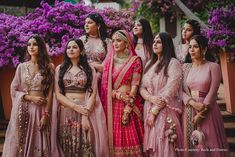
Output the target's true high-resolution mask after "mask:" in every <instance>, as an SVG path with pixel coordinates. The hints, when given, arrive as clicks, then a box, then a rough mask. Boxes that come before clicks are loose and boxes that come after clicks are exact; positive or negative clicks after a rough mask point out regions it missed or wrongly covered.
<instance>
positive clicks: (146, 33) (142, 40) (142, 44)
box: [132, 18, 153, 67]
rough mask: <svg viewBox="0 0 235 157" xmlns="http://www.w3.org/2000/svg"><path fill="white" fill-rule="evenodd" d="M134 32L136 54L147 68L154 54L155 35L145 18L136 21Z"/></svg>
mask: <svg viewBox="0 0 235 157" xmlns="http://www.w3.org/2000/svg"><path fill="white" fill-rule="evenodd" d="M132 31H133V40H134V47H135V52H136V54H137V55H138V56H139V57H140V58H141V60H142V63H143V67H145V65H146V63H147V62H148V61H149V60H150V58H151V56H152V53H153V49H152V45H153V33H152V29H151V26H150V23H149V21H148V20H146V19H144V18H140V19H138V20H136V21H135V25H134V27H133V29H132Z"/></svg>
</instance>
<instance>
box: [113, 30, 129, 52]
mask: <svg viewBox="0 0 235 157" xmlns="http://www.w3.org/2000/svg"><path fill="white" fill-rule="evenodd" d="M112 43H113V47H114V50H115V52H124V50H125V49H126V47H127V42H126V41H125V40H123V39H122V37H120V36H119V35H118V34H116V33H115V34H114V35H113V37H112Z"/></svg>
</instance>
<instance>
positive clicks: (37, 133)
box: [2, 99, 51, 157]
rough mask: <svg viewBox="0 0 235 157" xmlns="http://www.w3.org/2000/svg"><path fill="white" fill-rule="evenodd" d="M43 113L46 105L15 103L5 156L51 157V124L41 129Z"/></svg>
mask: <svg viewBox="0 0 235 157" xmlns="http://www.w3.org/2000/svg"><path fill="white" fill-rule="evenodd" d="M13 103H14V102H13ZM43 113H44V106H38V105H36V104H34V103H32V102H23V101H21V99H19V101H18V103H17V105H15V104H13V108H12V113H11V119H10V122H9V124H8V128H7V132H6V138H5V143H4V148H3V155H2V156H3V157H50V150H51V149H50V146H51V145H50V128H49V126H50V125H48V126H47V127H46V128H44V129H41V130H40V129H39V124H40V119H41V118H42V114H43Z"/></svg>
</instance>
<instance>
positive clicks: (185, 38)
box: [175, 19, 201, 64]
mask: <svg viewBox="0 0 235 157" xmlns="http://www.w3.org/2000/svg"><path fill="white" fill-rule="evenodd" d="M200 34H201V26H200V25H199V22H197V21H196V20H193V19H188V20H187V21H186V22H185V23H184V26H183V28H182V34H181V35H182V38H181V42H180V44H179V45H177V46H176V51H175V54H176V58H177V59H178V60H179V61H180V63H181V64H183V63H184V62H185V57H186V55H187V53H188V48H189V40H190V38H192V36H194V35H200Z"/></svg>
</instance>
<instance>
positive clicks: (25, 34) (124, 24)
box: [0, 2, 134, 68]
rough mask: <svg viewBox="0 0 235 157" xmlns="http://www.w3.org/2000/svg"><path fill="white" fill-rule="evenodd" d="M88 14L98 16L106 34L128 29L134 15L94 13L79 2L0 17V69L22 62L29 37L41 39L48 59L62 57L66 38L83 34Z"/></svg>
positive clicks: (119, 12)
mask: <svg viewBox="0 0 235 157" xmlns="http://www.w3.org/2000/svg"><path fill="white" fill-rule="evenodd" d="M92 12H98V13H100V14H101V15H102V17H103V18H104V21H105V23H106V24H107V27H108V32H109V33H111V32H113V30H116V29H127V30H130V29H131V27H132V21H133V20H132V18H133V16H134V13H133V12H131V11H128V10H126V11H123V10H122V11H116V10H114V9H111V8H110V9H106V10H95V9H94V8H92V7H89V6H85V5H84V4H83V3H77V4H72V3H65V2H56V3H55V5H54V6H50V5H49V4H47V3H42V4H41V7H40V8H37V9H35V11H34V12H33V13H30V14H28V15H27V16H25V17H15V16H11V15H6V14H0V33H1V36H0V68H1V67H4V66H9V65H13V66H14V67H15V66H16V65H17V64H19V62H21V61H23V59H24V54H25V51H26V42H27V39H28V38H29V36H31V35H32V34H40V35H41V36H42V37H44V39H45V41H46V43H47V44H48V46H49V48H50V49H49V54H50V56H58V55H60V54H62V53H63V50H64V46H65V44H66V42H67V41H68V39H69V38H78V37H80V36H81V35H83V34H84V29H83V26H84V21H85V18H86V17H87V15H88V14H90V13H92Z"/></svg>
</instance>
